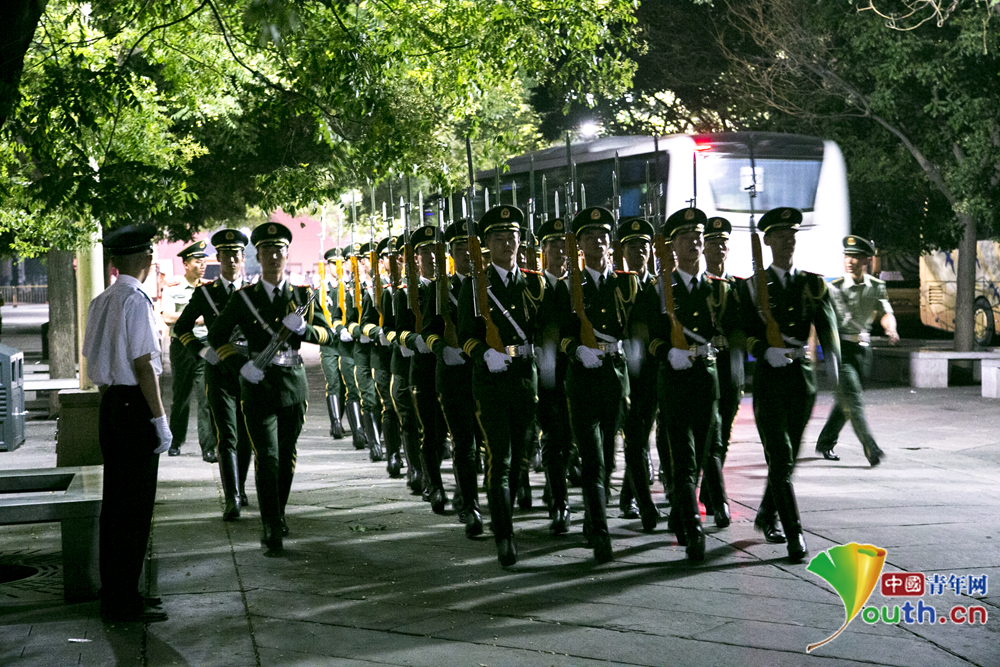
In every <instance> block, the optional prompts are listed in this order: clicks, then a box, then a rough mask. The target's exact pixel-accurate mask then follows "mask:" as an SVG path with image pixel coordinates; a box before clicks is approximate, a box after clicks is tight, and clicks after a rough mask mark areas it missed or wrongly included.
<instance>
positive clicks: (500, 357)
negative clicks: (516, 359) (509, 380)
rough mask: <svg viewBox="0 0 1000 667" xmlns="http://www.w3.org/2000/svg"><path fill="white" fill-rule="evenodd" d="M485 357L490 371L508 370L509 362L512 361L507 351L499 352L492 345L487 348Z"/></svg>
mask: <svg viewBox="0 0 1000 667" xmlns="http://www.w3.org/2000/svg"><path fill="white" fill-rule="evenodd" d="M483 359H485V360H486V367H487V368H489V369H490V373H502V372H504V371H505V370H507V364H509V363H510V361H511V359H510V355H509V354H507V353H506V352H497V351H496V350H494V349H493V348H492V347H491V348H490V349H488V350H486V354H484V355H483Z"/></svg>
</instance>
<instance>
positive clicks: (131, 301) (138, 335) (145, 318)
mask: <svg viewBox="0 0 1000 667" xmlns="http://www.w3.org/2000/svg"><path fill="white" fill-rule="evenodd" d="M125 329H126V338H127V344H128V356H129V359H132V360H133V361H135V360H136V359H138V358H139V357H141V356H144V355H147V354H148V355H150V358H155V357H157V356H159V354H160V343H159V341H158V340H157V337H156V331H155V330H154V328H153V311H152V308H151V307H150V304H149V301H147V300H146V297H144V296H142V295H141V294H133V295H131V296H129V298H128V299H126V300H125Z"/></svg>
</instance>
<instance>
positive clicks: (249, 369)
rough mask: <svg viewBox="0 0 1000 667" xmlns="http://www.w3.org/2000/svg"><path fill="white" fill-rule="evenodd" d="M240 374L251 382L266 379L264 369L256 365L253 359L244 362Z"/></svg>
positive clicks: (254, 382)
mask: <svg viewBox="0 0 1000 667" xmlns="http://www.w3.org/2000/svg"><path fill="white" fill-rule="evenodd" d="M240 375H242V376H243V379H244V380H246V381H247V382H249V383H250V384H257V383H258V382H260V381H261V380H263V379H264V371H262V370H260V369H259V368H257V367H256V366H254V365H253V362H252V361H248V362H246V363H245V364H243V368H241V369H240Z"/></svg>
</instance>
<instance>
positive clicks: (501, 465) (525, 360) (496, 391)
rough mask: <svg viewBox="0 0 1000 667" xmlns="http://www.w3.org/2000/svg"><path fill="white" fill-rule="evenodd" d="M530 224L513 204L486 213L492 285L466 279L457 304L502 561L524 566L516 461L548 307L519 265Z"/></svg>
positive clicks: (541, 288)
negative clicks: (517, 534) (514, 494)
mask: <svg viewBox="0 0 1000 667" xmlns="http://www.w3.org/2000/svg"><path fill="white" fill-rule="evenodd" d="M523 221H524V213H523V212H522V211H521V210H520V209H518V208H516V207H514V206H495V207H493V208H491V209H490V210H489V211H487V212H486V213H485V214H484V215H483V217H482V218H481V219H480V221H479V227H478V230H479V233H480V234H481V235H482V236H483V239H484V241H485V243H486V246H487V247H489V249H490V260H491V263H490V265H489V266H488V267H485V279H486V283H487V284H486V285H483V284H479V285H477V284H476V283H475V282H474V281H473V280H466V281H465V282H464V284H463V285H462V291H461V294H460V296H459V299H458V301H459V303H458V342H459V343H460V344H461V345H462V350H463V351H464V352H465V354H466V356H468V357H469V358H470V359H471V360H472V363H473V369H472V395H473V398H474V399H475V402H476V417H477V418H478V421H479V426H480V429H481V430H482V432H483V440H484V441H485V443H486V452H487V470H486V492H487V495H488V497H489V503H490V516H491V517H492V521H493V536H494V538H495V540H496V544H497V559H498V560H499V561H500V564H501V565H502V566H504V567H507V566H510V565H513V564H514V563H516V562H517V546H516V544H515V542H514V525H513V521H512V518H511V514H512V508H513V505H512V502H511V489H510V475H511V462H512V461H514V462H520V461H521V460H522V459H523V458H524V452H523V449H524V445H525V434H526V433H527V432H528V429H529V428H531V422H532V420H533V419H534V416H535V391H536V386H537V381H536V372H535V364H534V360H533V356H534V353H533V345H534V343H535V341H536V332H537V331H538V330H539V326H540V325H543V320H544V318H545V309H546V308H547V305H546V303H545V280H544V279H543V278H542V276H541V275H539V274H537V273H534V272H529V271H526V270H519V269H518V268H517V250H518V246H519V243H518V242H519V240H520V239H519V235H520V232H519V228H520V225H521V223H522V222H523ZM484 293H485V294H484ZM475 306H478V307H479V308H480V313H486V314H487V317H488V318H489V320H490V321H491V323H492V325H493V326H494V327H495V328H496V329H495V331H489V330H488V329H487V324H486V320H485V319H484V318H483V317H477V316H476V311H475ZM494 333H495V334H496V336H495V337H498V338H499V341H497V340H493V341H492V343H493V345H496V346H498V347H500V349H496V348H495V347H493V346H491V344H490V343H488V342H487V341H488V339H489V338H495V337H494ZM501 350H502V351H501ZM515 465H516V464H515Z"/></svg>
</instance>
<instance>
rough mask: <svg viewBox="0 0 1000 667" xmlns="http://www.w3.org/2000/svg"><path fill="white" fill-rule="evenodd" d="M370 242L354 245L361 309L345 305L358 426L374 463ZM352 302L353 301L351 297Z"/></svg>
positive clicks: (378, 443)
mask: <svg viewBox="0 0 1000 667" xmlns="http://www.w3.org/2000/svg"><path fill="white" fill-rule="evenodd" d="M370 247H371V246H370V244H368V243H365V244H363V245H360V246H356V252H357V256H358V266H359V268H360V270H361V311H360V312H359V311H358V310H357V309H356V308H355V309H353V310H352V309H351V308H348V312H350V313H351V320H350V321H349V322H348V323H347V330H348V331H349V332H350V333H351V337H352V338H353V340H354V381H355V383H356V384H357V386H358V395H359V396H360V397H361V429H362V431H363V432H364V434H365V439H366V440H367V441H368V458H369V459H370V460H371V461H373V462H375V461H381V460H382V455H383V453H382V434H381V433H379V431H380V426H381V424H382V404H381V403H380V402H379V397H378V394H377V393H376V392H375V377H374V376H373V375H372V348H373V347H374V344H373V342H372V337H373V336H374V337H378V328H379V314H378V309H377V308H375V288H374V286H373V283H372V279H371V277H370V272H371V268H372V267H371V266H369V265H370V264H371V258H370V256H369V249H370ZM351 303H352V304H354V303H356V300H352V302H351Z"/></svg>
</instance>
